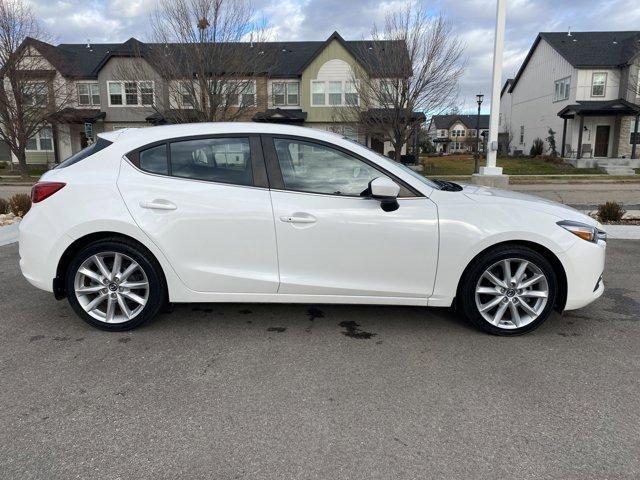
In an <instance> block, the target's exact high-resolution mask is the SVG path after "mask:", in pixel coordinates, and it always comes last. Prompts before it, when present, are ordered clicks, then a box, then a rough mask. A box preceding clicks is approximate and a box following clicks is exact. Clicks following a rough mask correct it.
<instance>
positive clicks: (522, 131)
mask: <svg viewBox="0 0 640 480" xmlns="http://www.w3.org/2000/svg"><path fill="white" fill-rule="evenodd" d="M520 145H524V125H520Z"/></svg>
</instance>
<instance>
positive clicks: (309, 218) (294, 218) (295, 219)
mask: <svg viewBox="0 0 640 480" xmlns="http://www.w3.org/2000/svg"><path fill="white" fill-rule="evenodd" d="M280 221H281V222H285V223H315V222H316V217H314V216H313V215H309V214H308V213H294V214H293V215H283V216H282V217H280Z"/></svg>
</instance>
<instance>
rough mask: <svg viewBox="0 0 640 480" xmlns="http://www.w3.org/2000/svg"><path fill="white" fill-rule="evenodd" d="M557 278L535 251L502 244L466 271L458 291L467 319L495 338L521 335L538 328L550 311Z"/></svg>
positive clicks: (553, 300)
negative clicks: (496, 336)
mask: <svg viewBox="0 0 640 480" xmlns="http://www.w3.org/2000/svg"><path fill="white" fill-rule="evenodd" d="M556 294H557V279H556V274H555V271H554V270H553V267H552V266H551V264H550V263H549V261H548V260H547V259H546V258H545V257H544V256H542V255H540V254H539V253H538V252H536V251H535V250H532V249H530V248H527V247H522V246H510V245H504V246H500V247H497V248H496V249H494V250H492V251H490V252H489V253H487V254H483V255H482V256H481V257H480V258H478V259H477V260H476V261H475V262H474V263H473V264H472V265H471V266H470V267H469V269H467V272H466V275H465V278H464V279H463V281H462V284H461V286H460V291H459V301H460V306H461V307H462V311H463V312H464V314H465V315H466V317H467V318H468V319H469V320H470V321H471V322H472V323H473V324H474V325H476V326H477V327H479V328H480V329H482V330H484V331H486V332H489V333H493V334H496V335H520V334H523V333H526V332H530V331H531V330H534V329H535V328H537V327H539V326H540V325H541V324H542V323H543V322H544V321H545V320H546V319H547V318H548V317H549V316H550V315H551V312H552V311H553V306H554V304H555V300H556Z"/></svg>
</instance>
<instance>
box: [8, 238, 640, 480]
mask: <svg viewBox="0 0 640 480" xmlns="http://www.w3.org/2000/svg"><path fill="white" fill-rule="evenodd" d="M639 258H640V242H633V241H612V242H610V247H609V256H608V266H607V271H606V277H605V279H606V282H607V290H606V294H605V296H604V297H603V298H602V299H601V300H600V301H598V302H596V303H595V304H592V305H591V306H589V307H587V308H584V309H582V310H579V311H576V312H573V313H567V314H565V315H564V316H559V315H555V316H554V317H553V318H551V319H550V320H549V321H548V322H547V323H546V324H545V325H543V326H542V327H541V328H540V329H538V330H537V331H536V332H534V333H532V334H530V335H527V336H523V337H518V338H498V337H492V336H488V335H485V334H482V333H480V332H478V331H476V330H474V329H473V328H471V327H469V326H467V324H466V323H465V322H463V321H461V320H459V319H458V318H456V317H455V316H454V315H453V314H451V313H450V312H449V311H448V310H442V309H438V310H436V309H432V310H427V309H421V308H401V307H362V306H326V305H317V306H310V305H239V304H223V305H197V306H193V305H189V306H186V305H185V306H179V307H177V308H176V309H175V310H174V311H173V313H171V314H163V315H162V316H161V317H160V318H158V320H157V321H155V322H154V323H152V324H150V325H148V326H146V327H144V328H142V329H140V330H137V331H134V332H131V333H120V334H109V333H105V332H101V331H98V330H94V329H92V328H90V327H89V326H86V325H85V324H84V323H82V322H81V321H80V320H78V319H77V318H75V317H74V315H73V313H72V312H71V309H70V308H69V307H68V305H67V303H66V302H56V301H55V300H54V299H53V297H51V296H50V295H49V294H46V293H43V292H40V291H38V290H36V289H34V288H31V287H30V286H29V285H28V284H27V283H26V282H25V281H24V280H23V278H22V277H21V275H20V273H19V270H18V265H17V247H16V245H10V246H5V247H0V312H1V313H0V379H1V382H2V385H1V388H0V442H1V448H0V478H3V479H4V478H6V479H21V480H22V479H31V478H38V479H71V478H81V479H88V478H92V479H102V478H104V479H111V480H113V479H136V480H137V479H147V478H149V479H177V478H179V479H191V478H198V479H200V478H202V479H216V480H219V479H232V478H242V479H330V480H338V479H350V480H351V479H367V480H370V479H426V478H434V479H448V478H460V479H471V478H473V479H478V478H496V479H498V478H499V479H514V478H517V479H525V478H526V479H529V478H549V479H564V480H566V479H581V480H584V479H591V478H593V479H605V478H607V479H637V478H639V477H640V456H639V453H640V435H639V433H638V432H639V429H640V348H639V346H640V292H639V288H638V285H640V266H639V263H638V259H639Z"/></svg>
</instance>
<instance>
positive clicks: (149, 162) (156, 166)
mask: <svg viewBox="0 0 640 480" xmlns="http://www.w3.org/2000/svg"><path fill="white" fill-rule="evenodd" d="M139 158H140V160H139V162H140V169H142V170H145V171H147V172H150V173H157V174H160V175H168V174H169V162H168V159H167V145H166V144H164V143H163V144H162V145H158V146H155V147H151V148H147V149H146V150H142V151H141V152H140V157H139Z"/></svg>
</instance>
